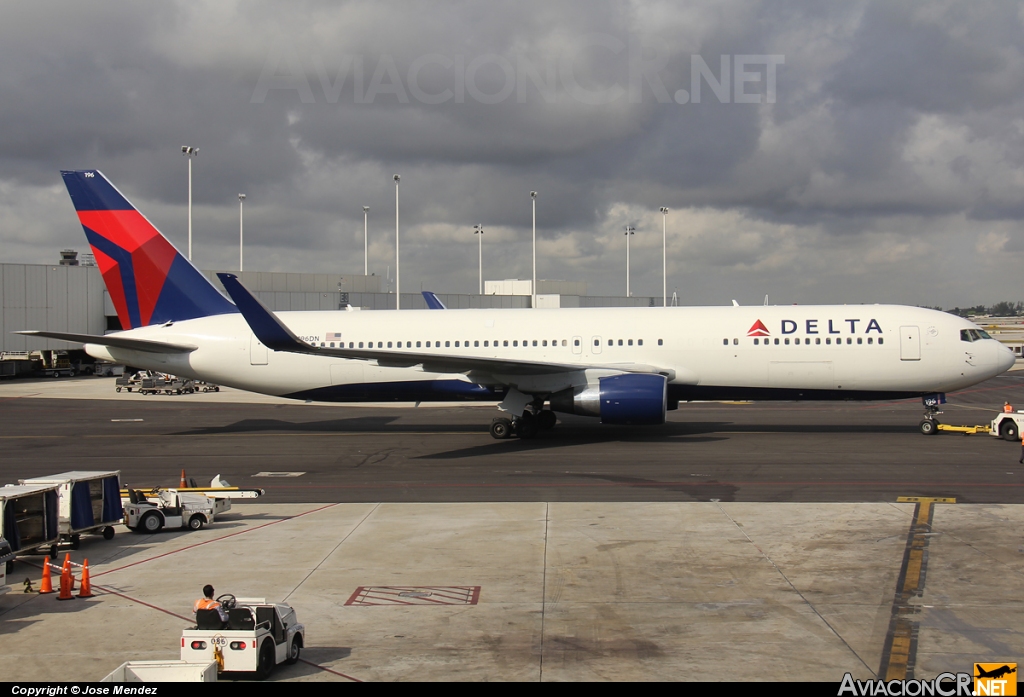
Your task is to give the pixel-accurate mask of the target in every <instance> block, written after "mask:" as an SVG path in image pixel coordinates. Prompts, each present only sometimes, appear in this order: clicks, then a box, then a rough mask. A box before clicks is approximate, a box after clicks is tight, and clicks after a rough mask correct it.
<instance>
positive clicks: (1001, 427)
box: [990, 411, 1024, 441]
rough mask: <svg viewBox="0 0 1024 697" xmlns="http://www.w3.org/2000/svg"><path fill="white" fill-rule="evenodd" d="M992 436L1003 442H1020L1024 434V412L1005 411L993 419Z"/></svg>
mask: <svg viewBox="0 0 1024 697" xmlns="http://www.w3.org/2000/svg"><path fill="white" fill-rule="evenodd" d="M990 428H991V429H992V430H991V432H990V435H993V436H998V437H1000V438H1002V439H1003V440H1008V441H1019V440H1020V439H1021V435H1020V434H1021V433H1024V411H1004V412H1001V413H1000V414H999V415H997V416H996V418H994V419H992V424H991V426H990Z"/></svg>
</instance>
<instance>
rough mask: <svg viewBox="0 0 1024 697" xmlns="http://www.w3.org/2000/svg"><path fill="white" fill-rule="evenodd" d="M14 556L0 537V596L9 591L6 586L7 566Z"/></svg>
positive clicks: (8, 544) (7, 543) (8, 545)
mask: <svg viewBox="0 0 1024 697" xmlns="http://www.w3.org/2000/svg"><path fill="white" fill-rule="evenodd" d="M15 556H16V555H15V554H14V552H12V551H11V545H10V543H9V542H8V541H7V540H5V539H4V538H2V537H0V595H3V594H4V593H6V592H7V591H9V590H11V589H10V588H9V587H8V586H7V564H8V562H13V561H14V557H15Z"/></svg>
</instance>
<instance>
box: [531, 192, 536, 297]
mask: <svg viewBox="0 0 1024 697" xmlns="http://www.w3.org/2000/svg"><path fill="white" fill-rule="evenodd" d="M530 200H531V201H533V283H531V284H530V291H531V292H532V293H533V299H532V300H531V301H530V307H534V308H535V307H537V192H536V191H531V192H530Z"/></svg>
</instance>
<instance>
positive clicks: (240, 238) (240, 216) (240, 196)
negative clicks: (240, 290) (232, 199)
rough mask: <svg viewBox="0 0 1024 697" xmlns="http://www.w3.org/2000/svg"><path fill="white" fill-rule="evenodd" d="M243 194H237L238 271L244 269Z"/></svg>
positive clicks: (240, 271)
mask: <svg viewBox="0 0 1024 697" xmlns="http://www.w3.org/2000/svg"><path fill="white" fill-rule="evenodd" d="M244 204H245V194H238V273H242V272H243V271H245V208H244Z"/></svg>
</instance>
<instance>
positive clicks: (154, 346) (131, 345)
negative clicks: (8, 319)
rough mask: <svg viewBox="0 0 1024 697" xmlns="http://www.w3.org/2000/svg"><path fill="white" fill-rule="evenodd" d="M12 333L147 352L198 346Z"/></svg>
mask: <svg viewBox="0 0 1024 697" xmlns="http://www.w3.org/2000/svg"><path fill="white" fill-rule="evenodd" d="M13 333H14V334H24V335H25V336H45V337H47V338H50V339H60V340H61V341H73V342H76V343H79V344H98V345H99V346H112V347H114V348H119V349H129V350H131V351H145V352H147V353H191V352H192V351H195V350H196V349H197V348H199V347H198V346H192V345H191V344H170V343H167V342H165V341H150V340H149V339H133V338H129V337H125V336H118V335H117V334H104V335H102V336H100V335H98V334H72V333H69V332H44V331H36V330H29V331H22V332H13Z"/></svg>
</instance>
